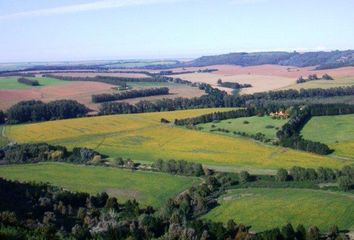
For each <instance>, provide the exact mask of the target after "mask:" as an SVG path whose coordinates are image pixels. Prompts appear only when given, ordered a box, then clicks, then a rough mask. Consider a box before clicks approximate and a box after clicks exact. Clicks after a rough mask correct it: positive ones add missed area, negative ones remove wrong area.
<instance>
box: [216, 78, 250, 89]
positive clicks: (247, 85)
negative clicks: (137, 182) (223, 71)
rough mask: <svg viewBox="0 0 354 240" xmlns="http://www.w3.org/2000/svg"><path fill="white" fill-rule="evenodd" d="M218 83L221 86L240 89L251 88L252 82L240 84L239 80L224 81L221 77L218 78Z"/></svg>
mask: <svg viewBox="0 0 354 240" xmlns="http://www.w3.org/2000/svg"><path fill="white" fill-rule="evenodd" d="M218 85H219V86H221V87H226V88H232V89H240V88H250V87H252V85H251V84H248V83H245V84H240V83H237V82H223V81H222V80H221V79H219V80H218Z"/></svg>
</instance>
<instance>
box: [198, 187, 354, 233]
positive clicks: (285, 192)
mask: <svg viewBox="0 0 354 240" xmlns="http://www.w3.org/2000/svg"><path fill="white" fill-rule="evenodd" d="M219 202H220V206H218V207H216V208H214V209H213V210H212V211H211V212H209V213H208V214H207V215H206V216H204V217H205V218H208V219H212V220H214V221H221V222H227V221H228V220H229V219H234V220H235V221H236V222H237V223H243V224H246V225H252V230H255V231H262V230H265V229H270V228H274V227H280V226H283V225H285V224H287V223H289V222H290V223H291V224H292V225H293V226H294V227H296V226H297V225H298V224H304V226H305V227H309V226H312V225H316V226H318V227H319V228H320V229H321V230H323V231H327V230H328V229H329V227H330V226H331V225H333V224H336V225H337V226H338V227H339V228H340V229H350V230H353V229H354V195H352V194H345V193H340V192H326V191H320V190H306V189H260V188H259V189H258V188H250V189H237V190H231V191H229V192H228V193H227V194H226V195H224V196H222V197H221V198H220V200H219Z"/></svg>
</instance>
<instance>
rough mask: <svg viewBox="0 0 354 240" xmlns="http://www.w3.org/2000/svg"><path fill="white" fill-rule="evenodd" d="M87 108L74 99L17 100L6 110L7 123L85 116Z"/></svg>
mask: <svg viewBox="0 0 354 240" xmlns="http://www.w3.org/2000/svg"><path fill="white" fill-rule="evenodd" d="M88 111H89V109H88V108H87V107H85V106H84V105H82V104H80V103H78V102H77V101H74V100H56V101H52V102H48V103H43V102H42V101H36V100H30V101H23V102H19V103H17V104H15V105H13V106H12V107H10V108H9V109H8V110H7V111H6V118H7V120H6V121H7V123H9V124H17V123H25V122H38V121H48V120H57V119H67V118H76V117H82V116H85V115H86V114H87V113H88Z"/></svg>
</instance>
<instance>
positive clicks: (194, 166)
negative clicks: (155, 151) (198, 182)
mask: <svg viewBox="0 0 354 240" xmlns="http://www.w3.org/2000/svg"><path fill="white" fill-rule="evenodd" d="M152 167H154V168H156V169H157V170H158V171H161V172H167V173H171V174H178V175H185V176H197V177H199V176H203V175H205V173H204V170H203V166H202V164H200V163H193V162H187V161H184V160H177V161H176V160H167V161H164V160H161V159H158V160H157V161H156V162H154V164H153V165H152Z"/></svg>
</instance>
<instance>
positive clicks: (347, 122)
mask: <svg viewBox="0 0 354 240" xmlns="http://www.w3.org/2000/svg"><path fill="white" fill-rule="evenodd" d="M301 134H302V135H303V137H304V138H305V139H310V140H313V141H319V142H322V143H326V144H328V145H329V146H330V147H331V148H333V149H334V150H335V154H336V155H338V156H343V157H347V158H353V159H354V114H349V115H339V116H320V117H313V118H311V120H310V121H309V122H308V123H307V124H306V125H305V127H304V128H303V129H302V131H301Z"/></svg>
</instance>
